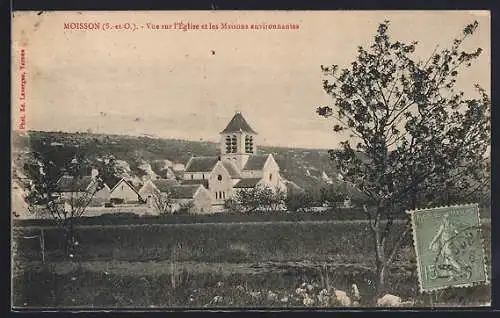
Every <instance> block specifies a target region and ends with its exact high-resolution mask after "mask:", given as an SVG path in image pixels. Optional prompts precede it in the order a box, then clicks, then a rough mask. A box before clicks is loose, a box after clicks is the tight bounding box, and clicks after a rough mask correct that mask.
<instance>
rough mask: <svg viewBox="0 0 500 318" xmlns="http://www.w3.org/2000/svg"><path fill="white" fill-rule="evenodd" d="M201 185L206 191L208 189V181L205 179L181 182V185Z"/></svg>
mask: <svg viewBox="0 0 500 318" xmlns="http://www.w3.org/2000/svg"><path fill="white" fill-rule="evenodd" d="M200 184H201V185H203V186H204V187H205V188H206V189H208V180H207V179H198V180H182V185H200Z"/></svg>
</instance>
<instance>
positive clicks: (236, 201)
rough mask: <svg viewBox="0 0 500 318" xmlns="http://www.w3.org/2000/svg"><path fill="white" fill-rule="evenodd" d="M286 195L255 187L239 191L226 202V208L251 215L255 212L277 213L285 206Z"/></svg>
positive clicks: (266, 188)
mask: <svg viewBox="0 0 500 318" xmlns="http://www.w3.org/2000/svg"><path fill="white" fill-rule="evenodd" d="M285 199H286V196H285V193H284V192H283V191H281V190H279V189H277V190H273V189H271V188H269V187H259V186H257V187H254V188H249V189H241V190H239V191H237V192H236V193H235V194H234V195H233V198H232V199H230V200H226V202H225V207H226V208H227V209H229V210H231V211H235V212H241V213H250V212H254V211H267V212H276V211H280V210H282V208H283V207H284V206H285Z"/></svg>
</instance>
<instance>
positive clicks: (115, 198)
mask: <svg viewBox="0 0 500 318" xmlns="http://www.w3.org/2000/svg"><path fill="white" fill-rule="evenodd" d="M109 198H110V201H111V202H114V203H139V202H140V201H141V196H140V195H139V193H138V192H137V190H136V189H135V187H134V186H133V185H132V184H131V183H130V182H128V181H127V180H125V179H124V178H122V179H120V180H119V181H118V182H117V183H116V184H115V186H114V187H113V188H112V189H111V191H110V195H109Z"/></svg>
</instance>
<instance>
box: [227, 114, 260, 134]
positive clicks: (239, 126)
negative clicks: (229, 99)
mask: <svg viewBox="0 0 500 318" xmlns="http://www.w3.org/2000/svg"><path fill="white" fill-rule="evenodd" d="M240 131H242V132H246V133H250V134H254V135H256V134H257V132H255V130H253V129H252V127H250V125H249V124H248V123H247V121H246V120H245V118H243V115H242V114H241V113H240V112H237V113H236V114H235V115H234V116H233V119H231V121H230V122H229V124H227V126H226V128H225V129H224V130H223V131H222V132H221V134H226V133H233V132H240Z"/></svg>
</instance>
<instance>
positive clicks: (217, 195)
mask: <svg viewBox="0 0 500 318" xmlns="http://www.w3.org/2000/svg"><path fill="white" fill-rule="evenodd" d="M218 198H219V192H218V191H217V192H215V199H218Z"/></svg>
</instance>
